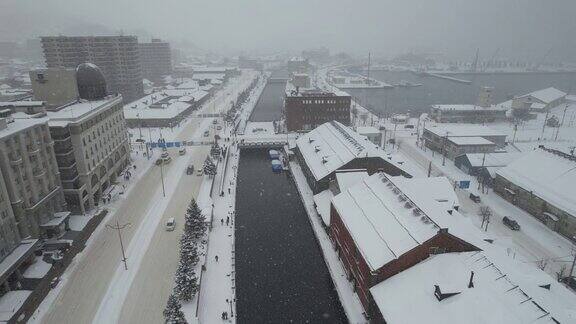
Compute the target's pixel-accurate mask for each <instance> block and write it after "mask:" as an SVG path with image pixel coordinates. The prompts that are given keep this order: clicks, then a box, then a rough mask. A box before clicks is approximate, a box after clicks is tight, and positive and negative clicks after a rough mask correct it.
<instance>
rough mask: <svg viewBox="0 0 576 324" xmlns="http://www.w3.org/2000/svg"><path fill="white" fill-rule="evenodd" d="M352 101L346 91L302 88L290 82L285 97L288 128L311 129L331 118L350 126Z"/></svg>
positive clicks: (292, 130)
mask: <svg viewBox="0 0 576 324" xmlns="http://www.w3.org/2000/svg"><path fill="white" fill-rule="evenodd" d="M351 102H352V99H351V97H350V96H349V95H348V94H347V93H344V92H327V91H323V90H319V89H306V90H302V89H300V88H294V87H293V86H292V85H291V84H288V86H287V88H286V97H285V98H284V115H285V117H286V128H287V129H288V131H290V132H294V131H309V130H312V129H314V128H316V127H318V126H320V125H322V124H324V123H326V122H329V121H331V120H335V121H337V122H339V123H341V124H343V125H346V126H349V125H350V105H351Z"/></svg>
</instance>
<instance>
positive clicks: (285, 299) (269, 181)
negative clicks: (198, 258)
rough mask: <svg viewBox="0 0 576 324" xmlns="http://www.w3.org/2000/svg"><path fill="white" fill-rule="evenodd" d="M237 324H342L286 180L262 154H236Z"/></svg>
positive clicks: (297, 201)
mask: <svg viewBox="0 0 576 324" xmlns="http://www.w3.org/2000/svg"><path fill="white" fill-rule="evenodd" d="M236 194H237V196H236V224H235V226H236V235H235V237H236V289H237V290H236V310H237V322H238V323H289V322H290V323H346V322H347V320H346V315H345V314H344V311H343V309H342V306H341V304H340V301H339V299H338V294H337V293H336V291H335V289H334V285H333V283H332V280H331V278H330V274H329V272H328V269H327V267H326V264H325V263H324V260H323V257H322V252H321V250H320V247H319V246H318V243H317V242H316V239H315V236H314V232H313V231H312V227H311V225H310V222H309V220H308V216H307V215H306V211H305V210H304V207H303V205H302V202H301V201H300V196H299V195H298V191H297V189H296V186H295V184H294V182H293V180H292V179H291V178H290V176H289V174H288V173H287V172H286V171H284V172H282V173H273V172H272V168H271V164H270V160H269V157H268V151H267V150H266V149H243V150H242V151H241V153H240V164H239V169H238V187H237V191H236Z"/></svg>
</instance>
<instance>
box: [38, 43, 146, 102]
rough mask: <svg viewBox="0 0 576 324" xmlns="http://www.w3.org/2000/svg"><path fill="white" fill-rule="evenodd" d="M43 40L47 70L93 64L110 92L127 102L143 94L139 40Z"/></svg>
mask: <svg viewBox="0 0 576 324" xmlns="http://www.w3.org/2000/svg"><path fill="white" fill-rule="evenodd" d="M41 40H42V48H43V51H44V59H45V61H46V66H47V67H48V68H53V67H68V68H76V67H77V66H78V65H80V64H82V63H86V62H91V63H94V64H96V65H98V66H99V67H100V68H101V69H102V72H103V73H104V76H105V78H106V82H107V84H108V91H109V92H119V93H121V94H122V95H123V96H124V98H126V100H128V101H131V100H134V99H137V98H139V97H141V96H142V95H143V94H144V89H143V85H142V67H141V63H140V54H139V48H138V39H137V38H136V36H85V37H80V36H78V37H67V36H51V37H41Z"/></svg>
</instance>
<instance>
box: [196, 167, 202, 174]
mask: <svg viewBox="0 0 576 324" xmlns="http://www.w3.org/2000/svg"><path fill="white" fill-rule="evenodd" d="M196 175H197V176H203V175H204V170H202V168H198V170H196Z"/></svg>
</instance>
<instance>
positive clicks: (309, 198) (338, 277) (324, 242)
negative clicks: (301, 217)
mask: <svg viewBox="0 0 576 324" xmlns="http://www.w3.org/2000/svg"><path fill="white" fill-rule="evenodd" d="M290 170H291V172H292V175H293V176H294V181H295V182H296V187H297V188H298V192H299V193H300V197H301V198H302V200H303V204H304V209H306V213H307V214H308V219H309V220H310V225H311V226H312V229H313V230H314V234H315V235H316V238H317V239H318V242H319V243H320V248H321V250H322V254H323V255H324V261H325V262H326V266H327V267H328V271H329V272H330V275H331V276H332V281H333V282H334V286H335V288H336V291H337V292H338V296H339V297H340V302H341V304H342V307H343V308H344V311H345V312H346V316H347V317H348V321H350V323H365V322H366V318H365V317H364V314H363V313H364V309H363V308H362V305H361V304H360V299H358V296H357V295H356V294H355V293H354V286H353V285H352V284H351V283H350V282H349V281H348V279H347V277H346V272H345V270H344V267H343V266H342V263H341V262H340V259H339V258H338V254H337V253H336V251H335V250H334V248H333V246H332V242H331V241H330V238H329V237H328V233H326V231H325V230H324V227H323V226H322V221H321V218H320V216H319V215H318V213H317V211H316V208H315V207H314V199H313V194H312V190H311V189H310V187H309V186H308V183H307V182H306V178H305V176H304V173H303V172H302V169H301V168H300V166H299V165H298V163H296V162H294V161H292V162H290Z"/></svg>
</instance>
